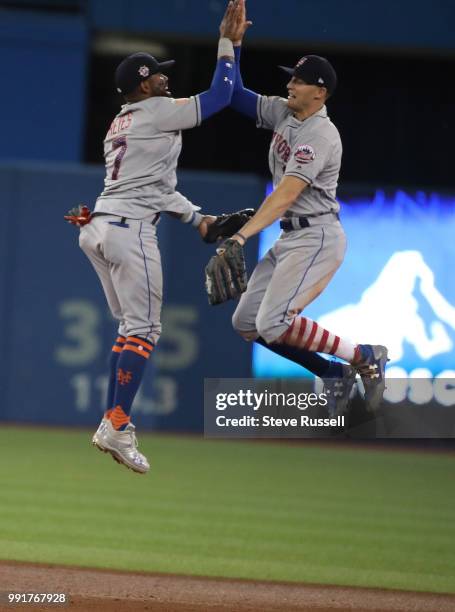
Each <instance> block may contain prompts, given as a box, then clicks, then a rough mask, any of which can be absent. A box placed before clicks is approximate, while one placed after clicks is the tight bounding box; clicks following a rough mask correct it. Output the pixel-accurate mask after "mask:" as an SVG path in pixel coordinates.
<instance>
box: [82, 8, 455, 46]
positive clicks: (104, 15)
mask: <svg viewBox="0 0 455 612" xmlns="http://www.w3.org/2000/svg"><path fill="white" fill-rule="evenodd" d="M247 4H248V5H247V10H248V17H249V18H250V19H251V20H252V21H253V24H254V26H253V27H252V28H251V29H250V30H249V31H248V40H251V41H261V42H264V41H267V42H270V41H274V42H275V43H276V42H281V43H283V42H284V43H289V42H292V43H300V44H302V45H304V46H305V47H308V45H310V44H317V45H320V44H328V45H341V46H344V45H346V46H353V45H355V46H367V47H371V48H375V47H376V48H384V47H385V48H387V47H392V48H396V49H408V48H411V49H434V50H443V49H447V50H453V49H454V48H455V38H454V36H453V28H452V26H451V24H453V22H454V20H455V3H454V2H453V0H437V1H436V2H430V0H400V2H395V1H393V0H385V1H383V2H374V1H372V0H368V1H366V0H343V1H340V0H319V1H318V2H314V0H286V2H280V1H278V0H248V3H247ZM87 6H88V15H89V19H90V23H91V25H92V26H93V27H94V28H97V29H100V30H108V31H109V30H118V31H124V30H128V31H130V32H136V33H145V32H146V33H149V34H152V35H155V36H158V37H160V38H162V37H163V36H175V35H177V36H181V37H186V36H189V37H191V38H197V37H212V38H216V36H217V33H218V24H219V22H220V20H221V17H222V14H223V11H224V9H225V6H226V3H225V2H221V1H212V2H201V0H178V1H177V0H174V1H173V2H165V3H163V2H150V1H149V0H135V1H134V2H130V1H129V0H110V1H109V8H108V10H107V9H106V2H105V0H90V1H89V3H88V5H87Z"/></svg>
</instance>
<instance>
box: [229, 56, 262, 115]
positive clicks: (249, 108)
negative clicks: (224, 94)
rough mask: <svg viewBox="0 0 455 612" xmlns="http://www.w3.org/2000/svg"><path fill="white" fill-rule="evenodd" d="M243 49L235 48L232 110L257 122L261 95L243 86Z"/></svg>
mask: <svg viewBox="0 0 455 612" xmlns="http://www.w3.org/2000/svg"><path fill="white" fill-rule="evenodd" d="M241 49H242V47H234V53H235V85H234V93H233V95H232V99H231V108H233V109H235V110H236V111H238V112H239V113H242V115H246V116H247V117H250V118H251V119H254V120H255V121H256V117H257V106H258V99H259V94H257V93H256V92H254V91H251V89H246V88H245V87H244V86H243V81H242V75H241V73H240V52H241Z"/></svg>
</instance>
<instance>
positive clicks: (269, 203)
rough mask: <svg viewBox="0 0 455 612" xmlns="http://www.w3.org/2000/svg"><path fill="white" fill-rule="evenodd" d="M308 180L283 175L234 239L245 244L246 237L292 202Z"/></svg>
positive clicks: (271, 220) (273, 219)
mask: <svg viewBox="0 0 455 612" xmlns="http://www.w3.org/2000/svg"><path fill="white" fill-rule="evenodd" d="M308 184H309V183H308V182H307V181H304V180H303V179H300V178H298V177H296V176H283V178H282V179H281V181H280V183H279V185H278V187H277V188H276V189H275V191H273V192H272V193H271V194H270V195H269V196H268V197H267V198H266V199H265V200H264V202H263V203H262V204H261V206H260V208H259V209H258V211H257V212H256V214H255V215H254V216H253V217H251V219H250V220H249V221H248V223H246V224H245V225H244V226H243V227H242V229H241V231H240V232H239V233H237V234H235V235H234V236H233V238H234V240H237V241H238V242H240V244H242V245H243V244H245V242H246V241H247V239H248V238H251V236H254V235H255V234H258V233H259V232H260V231H261V230H263V229H265V228H266V227H268V226H269V225H271V224H272V223H273V222H274V221H276V220H277V219H279V218H280V217H282V216H283V215H284V213H285V212H286V211H287V210H288V208H290V207H291V206H292V204H294V202H295V201H296V199H297V198H298V197H299V195H300V194H301V193H302V191H303V190H304V189H305V188H306V187H308Z"/></svg>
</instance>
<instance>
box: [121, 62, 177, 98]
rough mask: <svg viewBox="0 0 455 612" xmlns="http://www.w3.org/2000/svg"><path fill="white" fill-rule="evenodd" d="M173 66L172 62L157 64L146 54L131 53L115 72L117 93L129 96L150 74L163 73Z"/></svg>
mask: <svg viewBox="0 0 455 612" xmlns="http://www.w3.org/2000/svg"><path fill="white" fill-rule="evenodd" d="M174 64H175V61H174V60H169V61H167V62H158V61H157V60H156V59H155V58H154V57H153V55H149V54H148V53H133V55H129V56H128V57H126V58H125V59H124V60H123V61H122V62H121V63H120V64H119V65H118V67H117V70H116V71H115V85H116V87H117V91H118V92H119V93H121V94H124V95H125V94H129V93H131V92H132V91H134V90H135V89H136V87H137V86H138V85H139V83H141V82H142V81H145V80H146V79H148V78H149V77H150V76H152V74H157V73H158V72H163V71H164V70H166V68H170V67H171V66H173V65H174Z"/></svg>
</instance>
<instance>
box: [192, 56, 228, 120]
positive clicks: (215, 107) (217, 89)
mask: <svg viewBox="0 0 455 612" xmlns="http://www.w3.org/2000/svg"><path fill="white" fill-rule="evenodd" d="M234 82H235V67H234V63H233V62H232V61H231V60H229V59H226V58H222V59H219V60H218V62H217V64H216V68H215V73H214V75H213V80H212V83H211V85H210V89H208V90H207V91H204V92H202V93H201V94H199V95H198V98H199V102H200V106H201V117H202V120H204V119H207V118H208V117H211V116H212V115H214V114H215V113H217V112H218V111H220V110H221V109H223V108H224V107H225V106H229V103H230V102H231V98H232V92H233V91H234Z"/></svg>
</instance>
